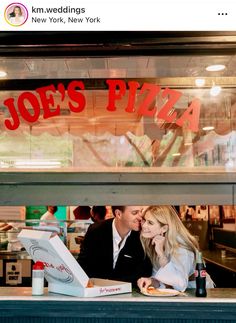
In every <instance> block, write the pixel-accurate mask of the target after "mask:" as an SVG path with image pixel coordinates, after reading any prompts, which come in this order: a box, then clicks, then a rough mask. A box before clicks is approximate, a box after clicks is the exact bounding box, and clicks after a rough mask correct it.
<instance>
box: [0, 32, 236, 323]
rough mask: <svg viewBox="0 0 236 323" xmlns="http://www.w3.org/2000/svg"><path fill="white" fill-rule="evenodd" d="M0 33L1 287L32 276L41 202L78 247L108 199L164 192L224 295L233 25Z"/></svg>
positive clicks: (233, 239) (234, 269) (233, 147)
mask: <svg viewBox="0 0 236 323" xmlns="http://www.w3.org/2000/svg"><path fill="white" fill-rule="evenodd" d="M23 35H25V36H27V37H23ZM1 37H2V40H1V43H2V45H0V190H1V194H0V286H1V287H3V288H5V287H7V288H8V290H10V289H11V290H13V289H14V288H15V287H24V288H31V286H32V269H33V264H34V261H33V259H32V257H31V255H30V254H29V253H28V252H27V250H26V249H25V246H24V245H23V244H22V243H21V241H20V240H19V238H18V235H19V233H20V232H21V230H22V228H27V227H28V228H30V229H33V230H32V231H34V229H35V228H36V229H35V230H37V227H40V226H41V224H42V221H45V222H47V218H45V217H44V215H45V214H46V213H47V212H48V210H49V209H48V205H54V206H55V207H56V208H55V210H54V211H55V212H54V218H53V222H54V223H55V221H56V222H57V227H58V228H59V229H60V239H61V240H62V241H63V244H64V245H65V247H66V248H67V249H68V250H69V251H70V253H71V254H72V255H73V257H74V258H75V259H78V257H79V254H80V251H81V245H82V244H83V240H84V237H85V235H86V232H87V231H88V228H90V226H91V225H93V223H95V222H99V221H104V220H105V221H107V220H109V219H110V218H113V217H114V214H113V212H112V206H113V205H126V206H132V205H142V207H143V210H145V208H147V207H148V206H151V205H167V206H172V207H173V208H174V209H175V211H176V213H177V215H178V217H179V219H180V220H181V222H182V223H183V224H184V227H185V228H186V229H187V230H188V231H189V232H190V233H191V235H192V236H194V238H195V240H196V241H197V242H198V245H199V249H200V251H201V253H202V257H203V261H204V263H205V265H206V268H207V273H209V275H210V276H211V278H212V280H213V281H214V284H215V290H218V291H220V290H227V289H228V290H230V292H228V296H227V297H230V295H235V294H232V293H233V289H234V288H236V202H235V201H236V195H235V192H236V186H235V185H236V75H235V71H236V34H235V33H213V32H212V33H197V32H194V33H190V34H188V33H175V34H173V33H157V32H156V33H155V32H150V33H148V32H140V33H138V32H126V33H120V34H119V35H118V34H117V33H112V32H106V33H102V32H98V33H91V34H89V33H86V32H85V33H84V32H81V33H71V34H70V35H69V34H68V33H63V32H61V33H59V32H57V33H53V32H45V33H44V35H43V33H35V36H34V37H33V36H32V35H30V33H27V32H26V34H25V33H22V35H21V34H20V35H19V38H17V39H16V38H15V34H14V33H2V35H1ZM3 44H4V45H3ZM9 44H11V45H9ZM48 222H49V226H50V219H49V220H48ZM45 287H47V281H45ZM230 293H231V294H230ZM232 298H233V296H231V299H232ZM150 306H151V305H150ZM99 322H100V321H99ZM117 322H118V321H117ZM120 322H121V321H120ZM130 322H131V321H130ZM135 322H136V321H135ZM137 322H138V321H137ZM163 322H164V321H163ZM178 322H180V321H178ZM181 322H182V321H181ZM201 322H203V320H202V321H201ZM204 322H205V321H204ZM232 322H233V320H232Z"/></svg>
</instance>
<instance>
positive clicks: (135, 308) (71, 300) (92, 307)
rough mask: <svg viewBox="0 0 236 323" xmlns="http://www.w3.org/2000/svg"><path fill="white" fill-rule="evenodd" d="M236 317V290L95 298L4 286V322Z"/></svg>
mask: <svg viewBox="0 0 236 323" xmlns="http://www.w3.org/2000/svg"><path fill="white" fill-rule="evenodd" d="M235 320H236V289H217V288H216V289H211V290H208V295H207V297H206V298H198V297H195V296H194V290H188V291H187V292H186V293H184V294H181V295H179V296H175V297H149V296H144V295H142V294H140V293H138V292H136V291H134V292H133V293H128V294H119V295H112V296H102V297H94V298H80V297H70V296H66V295H59V294H51V293H50V294H48V292H47V289H45V295H43V296H32V295H31V288H30V287H16V288H14V287H11V288H9V287H2V288H0V322H1V323H9V322H13V323H48V322H50V323H143V322H145V323H154V322H158V323H167V322H168V323H172V322H177V323H186V322H188V323H209V322H214V323H216V322H224V323H225V322H229V323H233V322H235Z"/></svg>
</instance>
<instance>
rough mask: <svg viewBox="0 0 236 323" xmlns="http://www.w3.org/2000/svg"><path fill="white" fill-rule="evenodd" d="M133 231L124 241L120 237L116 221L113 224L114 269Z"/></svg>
mask: <svg viewBox="0 0 236 323" xmlns="http://www.w3.org/2000/svg"><path fill="white" fill-rule="evenodd" d="M130 233H131V231H130V232H129V233H128V234H127V235H126V236H125V237H124V239H123V240H122V238H121V236H120V235H119V233H118V231H117V229H116V226H115V219H114V220H113V222H112V237H113V268H115V266H116V262H117V259H118V256H119V253H120V251H121V249H122V248H123V247H124V245H125V242H126V240H127V238H128V236H129V235H130Z"/></svg>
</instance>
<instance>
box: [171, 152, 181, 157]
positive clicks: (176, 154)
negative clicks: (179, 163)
mask: <svg viewBox="0 0 236 323" xmlns="http://www.w3.org/2000/svg"><path fill="white" fill-rule="evenodd" d="M172 156H173V157H175V156H180V153H174V154H172Z"/></svg>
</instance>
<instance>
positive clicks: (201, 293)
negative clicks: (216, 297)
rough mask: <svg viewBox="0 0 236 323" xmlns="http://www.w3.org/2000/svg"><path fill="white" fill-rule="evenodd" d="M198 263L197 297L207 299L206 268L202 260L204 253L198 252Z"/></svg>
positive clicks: (196, 274)
mask: <svg viewBox="0 0 236 323" xmlns="http://www.w3.org/2000/svg"><path fill="white" fill-rule="evenodd" d="M196 256H197V261H196V269H195V273H194V275H195V279H196V292H195V295H196V296H197V297H206V296H207V291H206V266H205V263H204V262H203V259H202V253H201V252H199V251H197V255H196Z"/></svg>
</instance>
